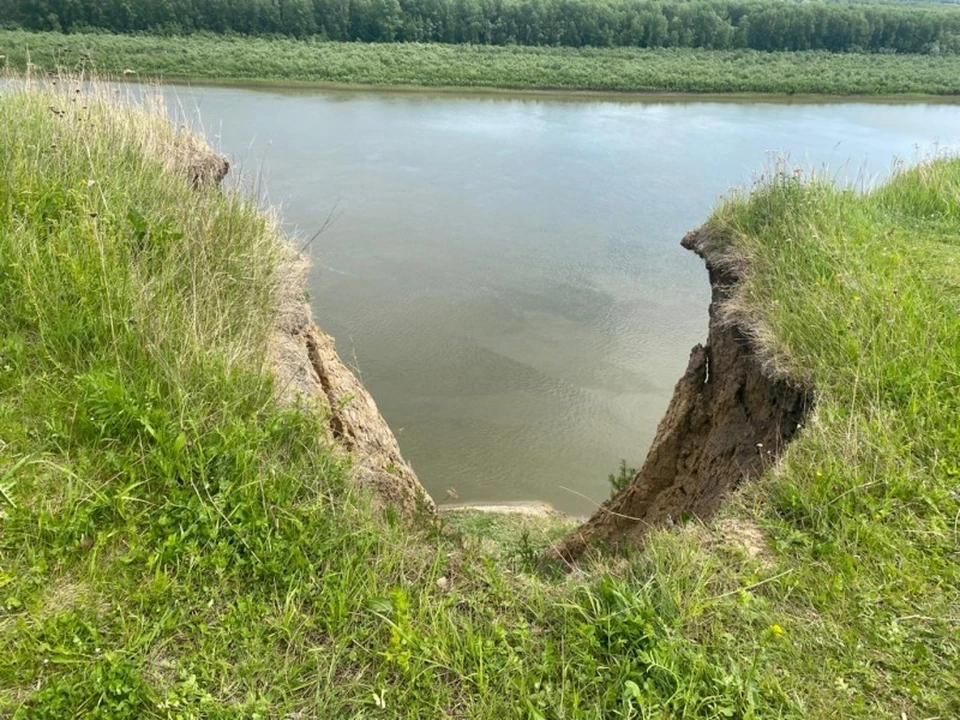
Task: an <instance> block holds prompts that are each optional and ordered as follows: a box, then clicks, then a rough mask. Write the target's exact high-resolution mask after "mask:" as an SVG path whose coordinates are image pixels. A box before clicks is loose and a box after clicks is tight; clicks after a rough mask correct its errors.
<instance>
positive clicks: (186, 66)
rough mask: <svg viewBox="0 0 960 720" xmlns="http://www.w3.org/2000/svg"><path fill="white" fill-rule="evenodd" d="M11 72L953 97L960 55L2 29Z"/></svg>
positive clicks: (1, 45) (452, 87)
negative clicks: (364, 41)
mask: <svg viewBox="0 0 960 720" xmlns="http://www.w3.org/2000/svg"><path fill="white" fill-rule="evenodd" d="M0 56H2V57H3V60H2V62H3V63H4V64H5V66H6V67H7V69H8V71H13V72H15V73H23V72H27V71H29V72H31V73H34V74H35V73H59V72H68V73H69V72H88V73H94V74H96V75H98V76H101V77H111V76H112V77H118V78H127V79H130V78H139V79H145V80H157V79H160V80H164V81H194V82H205V81H207V82H220V83H223V82H226V83H237V84H250V85H268V84H271V83H276V84H280V85H290V86H294V87H320V88H323V87H326V88H369V87H382V88H394V89H415V88H428V89H435V90H443V91H457V90H461V91H467V92H478V91H535V92H543V93H581V94H592V93H622V94H638V95H639V94H659V93H667V94H675V95H708V96H709V95H718V96H738V95H742V96H767V97H792V96H811V97H812V96H821V97H830V96H833V97H850V96H859V97H877V98H891V99H892V98H897V97H924V96H927V97H940V98H945V99H947V98H950V99H952V98H954V97H960V55H957V54H946V53H943V54H926V55H921V54H912V55H901V54H885V53H875V54H867V53H831V52H825V51H803V52H764V51H759V50H707V49H697V48H657V49H642V48H622V47H611V48H571V47H531V46H492V45H469V44H458V45H451V44H440V43H360V42H351V43H347V42H330V41H318V40H314V39H307V40H298V39H291V38H263V37H247V36H239V35H233V36H218V35H211V34H193V35H188V36H173V37H167V36H160V35H110V34H103V33H90V34H84V33H74V34H62V33H54V32H28V31H24V30H0Z"/></svg>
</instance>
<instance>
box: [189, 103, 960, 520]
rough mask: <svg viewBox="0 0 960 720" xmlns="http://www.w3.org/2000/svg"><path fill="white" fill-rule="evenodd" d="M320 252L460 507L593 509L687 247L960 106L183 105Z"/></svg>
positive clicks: (934, 139)
mask: <svg viewBox="0 0 960 720" xmlns="http://www.w3.org/2000/svg"><path fill="white" fill-rule="evenodd" d="M175 92H176V94H177V96H178V97H179V99H180V101H181V103H182V104H183V105H184V106H185V107H186V108H187V109H189V110H190V111H191V112H193V111H194V109H196V108H199V112H200V114H201V115H202V118H203V122H204V124H205V126H206V128H207V131H208V133H209V134H210V135H211V137H213V138H214V141H215V143H217V144H219V146H220V147H221V148H222V149H223V151H224V152H226V153H228V154H229V155H230V156H231V158H232V160H233V162H234V166H235V167H240V168H242V169H243V170H244V171H245V172H246V173H248V174H249V175H251V176H256V177H258V178H259V186H260V190H261V192H263V193H264V196H265V197H267V198H268V199H269V201H270V202H272V203H275V204H279V205H280V206H281V207H282V213H283V222H284V224H285V226H286V228H287V229H288V230H289V231H291V232H295V233H297V234H298V235H299V237H300V238H301V239H302V241H303V242H306V240H308V239H309V238H310V237H311V236H312V235H313V234H314V233H316V231H318V230H320V229H321V228H323V231H322V232H321V233H320V234H319V235H318V236H317V237H316V239H315V240H314V241H313V243H312V244H311V245H310V249H309V251H310V254H311V256H312V258H313V270H312V273H311V276H310V286H309V289H310V293H311V298H312V300H311V302H312V305H313V309H314V313H315V315H316V317H317V319H318V321H319V322H320V324H321V326H322V327H323V328H324V329H325V330H326V331H327V332H329V333H331V334H332V335H333V336H334V337H335V338H336V340H337V345H338V347H339V350H340V353H341V355H342V356H343V357H344V359H345V360H346V361H347V362H348V364H350V365H352V366H353V367H354V368H355V370H356V371H357V372H358V373H359V374H360V375H361V377H362V379H363V382H364V383H365V384H366V386H367V387H368V388H369V389H370V391H371V392H372V393H373V396H374V398H375V399H376V401H377V403H378V405H379V407H380V409H381V411H382V412H383V414H384V416H385V417H386V419H387V421H388V422H389V423H390V425H391V427H392V428H393V429H394V431H395V432H396V434H397V436H398V438H399V440H400V444H401V447H402V449H403V452H404V454H405V456H406V457H407V458H408V460H410V462H411V463H412V465H413V466H414V468H415V469H416V471H417V472H418V474H419V476H420V479H421V481H422V482H423V484H424V485H425V486H426V488H427V490H428V491H429V492H430V493H431V494H432V495H433V496H434V497H435V498H436V499H437V500H438V501H440V502H444V501H447V500H451V499H453V498H454V497H456V499H457V500H458V501H460V502H477V501H497V502H508V501H523V500H539V501H546V502H550V503H552V504H553V505H554V506H556V507H558V508H560V509H562V510H565V511H568V512H573V513H579V514H584V513H588V512H589V511H590V510H591V509H592V507H593V506H594V503H598V502H601V501H602V500H603V499H605V498H606V497H607V496H608V494H609V488H608V484H607V480H606V476H607V474H608V473H609V472H611V471H613V470H614V468H615V466H616V465H617V464H618V462H619V460H620V459H621V458H625V459H627V460H628V461H629V462H630V463H631V464H633V465H637V464H639V463H640V462H641V461H642V459H643V456H644V454H645V452H646V449H647V447H648V445H649V443H650V441H651V440H652V438H653V434H654V432H655V430H656V425H657V422H658V420H659V419H660V417H661V415H662V413H663V411H664V409H665V408H666V405H667V402H668V401H669V398H670V393H671V391H672V388H673V384H674V382H675V381H676V380H677V378H678V377H679V376H680V374H681V373H682V371H683V369H684V367H685V365H686V360H687V356H688V353H689V350H690V348H691V346H692V345H694V344H695V343H697V342H699V341H701V340H703V339H704V337H705V334H706V321H707V314H706V313H707V304H708V301H709V288H708V285H707V276H706V272H705V271H704V269H703V267H702V264H701V262H700V261H699V260H698V259H697V258H696V257H694V256H693V255H692V254H690V253H688V252H686V251H684V250H682V249H681V248H680V245H679V241H680V239H681V237H682V236H683V235H684V233H685V232H687V231H688V230H692V229H694V228H696V227H697V226H698V225H699V224H700V223H701V222H702V221H703V220H705V219H706V218H707V216H708V215H709V213H710V210H711V208H712V207H713V205H714V204H715V203H716V201H717V199H718V198H719V197H720V196H721V195H722V194H724V193H726V192H728V191H729V190H730V189H731V188H732V187H733V186H735V185H740V184H743V183H748V182H750V181H751V179H752V178H755V177H756V176H757V174H759V173H760V172H762V171H763V170H764V168H769V167H770V166H771V164H772V163H773V162H774V160H775V158H776V157H777V156H781V157H783V156H786V157H788V158H789V161H790V162H791V163H793V164H797V165H801V166H803V167H805V168H817V169H821V170H825V171H827V172H830V173H831V174H833V175H835V176H837V177H838V178H840V179H842V180H844V181H849V182H856V183H859V184H863V185H870V184H871V183H874V182H876V181H877V179H879V178H882V177H883V176H884V175H886V174H888V173H889V172H890V170H891V169H892V167H893V163H894V159H895V158H896V157H899V158H901V159H904V160H907V161H912V160H914V159H916V158H917V157H918V153H919V154H923V153H928V152H930V151H931V150H932V149H933V148H934V143H938V142H939V143H940V145H941V146H949V145H952V144H955V143H957V141H958V139H960V107H958V106H956V105H949V104H866V103H860V102H833V103H827V104H823V103H821V104H817V103H812V102H803V101H797V102H791V103H770V102H756V101H752V102H719V101H677V100H669V99H657V98H650V99H646V100H639V101H638V100H635V99H570V98H553V97H542V96H536V97H511V96H501V95H497V96H477V95H474V96H458V95H450V94H438V93H432V94H431V93H408V92H404V93H379V92H326V91H324V92H321V91H290V90H273V89H236V88H191V89H187V88H178V89H176V90H175Z"/></svg>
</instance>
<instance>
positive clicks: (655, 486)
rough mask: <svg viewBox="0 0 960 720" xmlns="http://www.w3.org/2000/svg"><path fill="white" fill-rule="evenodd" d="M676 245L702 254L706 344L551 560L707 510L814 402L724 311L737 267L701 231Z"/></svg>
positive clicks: (764, 458) (636, 538) (627, 539)
mask: <svg viewBox="0 0 960 720" xmlns="http://www.w3.org/2000/svg"><path fill="white" fill-rule="evenodd" d="M683 246H684V247H686V248H687V249H689V250H692V251H694V252H696V253H697V254H698V255H700V256H701V257H702V258H703V259H704V260H705V262H706V264H707V270H708V271H709V274H710V285H711V287H712V291H713V297H712V301H711V303H710V325H709V333H708V337H707V343H706V345H697V346H696V347H694V348H693V350H692V351H691V353H690V360H689V363H688V365H687V369H686V372H685V373H684V374H683V377H682V378H680V381H679V382H678V383H677V385H676V387H675V389H674V393H673V398H672V399H671V401H670V405H669V407H668V408H667V412H666V415H665V416H664V418H663V419H662V420H661V421H660V425H659V427H658V428H657V433H656V436H655V438H654V440H653V444H652V445H651V447H650V450H649V452H648V454H647V458H646V461H645V462H644V465H643V467H642V468H641V469H640V470H639V472H638V473H637V475H636V476H635V477H634V479H633V481H632V482H631V483H630V485H628V486H627V487H626V488H625V489H624V490H622V491H621V492H620V493H618V494H617V495H615V496H614V497H613V498H612V499H610V500H609V501H607V502H606V503H604V505H603V506H602V507H600V508H599V509H598V510H597V512H596V513H594V515H593V516H592V517H591V518H590V519H589V520H588V521H587V522H586V523H584V524H583V525H582V526H580V527H579V528H577V529H576V530H575V531H574V532H572V533H571V534H570V535H568V536H567V537H566V538H564V540H563V541H562V542H561V543H559V544H558V545H557V546H555V547H554V548H552V549H551V551H550V552H549V554H548V555H549V558H550V559H562V560H564V561H566V562H572V561H574V560H576V559H577V558H579V557H580V556H582V555H583V553H584V552H585V551H586V550H587V549H588V548H589V547H591V546H594V545H598V546H607V547H616V546H619V545H623V544H625V543H631V544H634V545H638V544H642V542H643V539H644V536H645V535H646V534H647V533H648V532H649V531H650V530H651V529H652V528H657V527H661V526H664V525H667V524H670V523H672V522H676V521H678V520H681V519H683V518H685V517H689V516H695V517H698V518H702V519H705V518H708V517H710V515H712V514H713V513H714V512H715V511H716V510H717V508H718V507H719V505H720V503H721V502H722V501H723V498H724V497H725V496H726V495H727V494H728V493H729V492H730V491H731V490H733V489H734V488H736V487H737V486H738V485H739V484H740V483H741V482H742V481H743V480H744V479H747V478H752V477H756V476H758V475H760V474H761V473H762V472H763V471H764V470H765V469H766V468H767V467H768V466H769V465H770V464H771V463H774V462H776V460H777V459H778V458H779V457H780V455H781V453H782V452H783V450H784V448H785V446H786V444H787V443H788V442H789V441H790V439H791V438H792V437H793V436H794V434H795V433H796V432H797V430H798V429H799V428H800V426H801V424H802V422H803V419H804V418H805V416H806V413H807V411H808V409H809V408H810V406H811V405H812V393H811V391H810V389H809V388H806V387H803V386H801V385H798V384H796V383H793V382H791V381H790V380H789V379H783V378H775V377H771V375H770V373H769V371H768V370H766V369H765V368H764V365H763V362H762V361H761V358H760V357H758V354H757V353H756V352H755V350H754V348H753V347H752V346H751V343H750V340H749V338H748V336H747V335H746V334H745V332H744V329H743V328H742V327H740V326H738V324H737V322H736V321H733V322H731V321H730V320H729V319H728V318H726V317H724V315H723V313H722V308H723V304H724V302H725V301H727V300H728V299H729V298H731V297H732V293H733V290H734V288H735V287H736V284H737V282H738V273H737V271H736V269H735V268H734V267H733V266H731V265H730V264H729V263H728V262H725V261H724V260H723V259H722V258H721V257H720V255H719V253H717V252H715V251H714V250H712V249H711V246H710V244H709V243H708V238H707V237H706V235H705V234H704V233H703V232H702V231H698V232H694V233H691V234H689V235H688V236H687V237H685V238H684V240H683Z"/></svg>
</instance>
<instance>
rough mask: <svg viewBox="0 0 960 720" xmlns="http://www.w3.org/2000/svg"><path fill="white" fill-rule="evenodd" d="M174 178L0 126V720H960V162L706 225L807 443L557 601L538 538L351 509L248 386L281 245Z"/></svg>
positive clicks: (43, 103) (10, 99)
mask: <svg viewBox="0 0 960 720" xmlns="http://www.w3.org/2000/svg"><path fill="white" fill-rule="evenodd" d="M78 89H80V92H79V93H78V92H77V90H78ZM195 151H197V145H196V142H195V141H191V140H188V139H185V138H184V137H183V136H179V135H177V134H176V133H175V132H174V131H173V130H171V129H170V127H169V125H168V124H167V122H166V120H165V118H164V117H163V115H162V113H161V114H158V112H156V111H152V110H150V108H135V107H131V106H129V105H127V106H126V107H118V106H116V105H115V104H113V102H112V101H111V100H110V99H109V98H105V97H103V96H102V95H98V94H96V92H95V93H94V94H93V95H91V94H89V93H88V92H86V91H85V90H84V89H82V88H77V87H75V86H73V85H70V84H66V85H64V84H62V83H61V84H60V86H59V87H57V88H56V89H50V88H47V89H38V88H32V89H30V88H28V89H22V88H21V89H15V90H12V91H11V90H7V91H4V93H3V94H2V95H0V158H2V172H3V174H4V175H3V182H2V183H0V203H2V206H3V208H4V209H3V212H2V213H0V306H2V308H3V312H2V313H0V715H3V716H13V717H30V718H34V717H39V718H69V717H105V718H150V717H170V718H208V717H209V718H224V717H237V718H240V717H243V718H247V717H257V716H259V717H278V718H280V717H318V718H328V717H371V716H383V717H403V718H423V717H478V718H504V717H529V718H608V717H620V718H654V717H655V718H661V717H676V718H728V717H738V718H776V717H790V718H800V717H806V718H809V717H845V718H847V717H850V718H874V717H878V716H884V717H889V716H894V717H898V716H900V715H901V713H903V714H905V715H906V716H907V717H911V718H914V717H951V716H956V715H957V714H958V713H960V706H958V704H957V702H958V701H957V698H958V697H960V691H958V690H960V688H958V685H957V678H958V677H960V652H958V647H960V642H958V641H960V637H958V632H960V626H958V623H957V620H958V618H957V610H958V607H960V600H958V588H960V578H958V560H960V558H958V526H957V517H958V516H960V496H958V480H960V477H958V468H960V461H958V458H960V448H958V442H960V432H958V430H960V428H958V417H960V413H958V409H960V408H958V382H957V379H958V377H960V375H958V373H960V354H958V353H957V352H956V349H957V347H960V321H958V313H960V307H958V297H960V293H958V289H960V288H958V284H960V277H958V263H960V249H958V247H957V240H956V238H957V237H960V214H958V212H957V209H956V208H957V204H956V197H957V193H958V191H960V162H958V161H952V160H940V161H937V162H933V163H930V164H927V165H925V166H923V167H921V168H918V169H914V170H904V171H902V172H901V173H899V174H898V175H897V177H895V178H894V179H893V180H892V181H891V182H890V183H889V184H888V185H886V186H885V187H883V188H881V189H880V190H877V191H876V192H873V193H871V194H868V195H865V196H864V195H858V194H856V193H853V192H851V191H847V190H844V189H837V188H834V187H832V186H830V185H827V184H824V183H821V182H807V181H805V180H803V179H802V178H796V177H794V176H792V175H787V176H784V175H777V176H775V177H774V179H773V180H772V181H768V182H766V183H764V184H762V185H761V186H759V187H758V188H756V190H755V192H754V193H753V194H752V195H750V196H749V197H747V196H744V197H741V198H738V199H733V200H731V201H729V202H728V203H726V204H724V205H722V206H721V207H720V208H719V209H718V211H717V214H716V215H715V217H714V219H713V220H712V221H711V228H710V231H711V232H712V233H713V234H714V237H715V238H716V241H717V242H718V243H722V244H723V245H724V246H725V247H726V248H727V251H729V252H731V253H733V254H735V255H736V257H737V259H738V260H740V261H745V262H746V263H747V267H748V270H749V273H748V278H747V282H746V284H745V286H744V288H743V290H742V294H741V297H740V299H739V303H740V304H739V307H738V308H734V310H736V311H737V312H739V313H741V316H742V317H744V318H746V319H748V320H749V322H750V323H751V324H752V326H753V327H754V328H756V332H757V334H758V338H760V339H761V340H762V341H763V343H764V346H765V347H766V348H767V350H768V351H769V357H770V358H771V362H773V363H775V364H776V367H778V368H780V369H783V370H787V371H790V372H803V373H806V374H807V375H808V376H809V377H810V379H812V380H813V381H814V382H815V384H816V386H817V388H818V392H819V404H818V407H819V411H818V415H817V417H815V418H813V419H812V422H811V423H810V426H809V427H808V428H806V429H805V430H804V432H803V433H801V435H800V436H799V439H798V440H797V441H795V443H794V444H793V445H792V446H791V448H790V450H789V451H788V453H787V456H786V460H785V462H784V463H783V464H782V465H781V466H778V467H777V468H775V469H774V470H773V471H772V472H771V473H769V474H768V475H767V476H766V477H765V478H764V479H762V480H761V481H759V482H757V483H755V484H752V485H750V486H749V487H748V488H747V489H746V491H745V492H743V493H741V494H740V495H738V496H737V497H736V498H735V499H734V500H733V501H731V503H730V504H729V505H728V506H727V507H726V509H725V511H724V516H723V517H722V518H721V519H720V520H719V521H718V522H717V523H715V524H712V525H710V526H702V525H698V524H696V523H691V524H689V525H688V526H686V527H684V528H682V529H679V530H675V531H664V532H661V533H658V534H656V535H655V536H654V537H652V538H651V540H650V541H649V544H648V546H647V548H646V550H645V552H644V554H643V555H639V556H634V557H625V558H609V559H606V560H604V561H598V562H597V563H595V564H592V565H585V566H584V567H582V568H579V569H576V570H575V571H574V572H572V573H571V574H570V575H567V576H564V577H559V578H554V577H542V576H539V575H536V574H534V573H533V572H532V571H531V569H530V564H531V563H530V560H531V558H534V557H535V556H536V555H537V550H538V548H537V543H540V544H542V543H543V542H546V541H547V540H548V539H549V537H546V536H545V537H540V536H536V535H531V534H530V533H529V532H524V533H523V534H522V535H521V536H520V539H519V540H510V541H509V542H511V543H515V545H514V546H512V547H508V548H506V549H505V550H504V551H503V552H500V553H495V554H490V553H489V552H488V549H487V543H485V542H480V543H478V542H475V541H474V539H473V537H472V536H471V535H469V534H468V535H466V536H463V537H457V536H455V535H454V536H452V537H451V535H450V533H449V532H447V531H445V532H442V533H441V532H437V531H438V530H439V529H440V528H439V527H434V526H432V525H427V526H425V527H423V528H420V529H416V530H411V529H409V528H405V527H399V526H393V525H391V524H390V523H389V522H387V521H386V520H382V519H378V518H377V517H375V516H373V515H371V514H370V513H369V512H368V511H367V509H366V504H365V502H364V499H363V498H362V497H354V496H352V495H351V494H350V493H348V492H347V491H346V489H345V488H346V484H345V482H344V479H345V477H346V473H347V472H348V471H349V469H348V468H347V467H346V466H345V463H344V461H342V460H340V459H338V456H337V454H336V453H335V452H334V451H333V448H332V447H331V446H330V445H329V444H328V442H327V440H326V439H325V437H326V435H325V430H324V422H323V418H321V417H318V416H314V415H311V414H309V413H307V412H304V411H302V410H290V409H285V408H283V407H281V406H278V405H277V403H276V402H275V400H274V395H275V393H274V392H273V388H272V387H271V382H272V381H271V378H270V374H269V372H268V371H267V370H266V369H265V368H264V348H265V346H266V339H267V337H268V335H269V333H270V331H271V329H272V324H273V321H274V314H275V312H276V310H277V306H278V303H280V302H281V300H280V297H281V296H282V293H280V292H279V291H278V283H280V282H281V281H282V279H283V272H284V271H283V249H282V246H281V245H280V244H279V243H278V238H277V237H276V235H275V233H274V230H273V227H272V225H271V224H270V223H269V222H268V221H267V220H265V219H264V218H263V217H262V216H261V215H260V214H259V213H258V212H257V211H256V209H255V208H254V207H253V206H252V205H251V204H249V203H248V202H246V201H244V200H243V199H242V198H241V197H239V196H237V195H235V194H231V193H229V192H228V193H221V192H219V191H217V190H215V189H213V188H209V187H201V188H199V189H196V188H194V187H192V185H191V183H190V181H189V180H188V179H186V177H185V176H184V174H183V173H182V167H183V163H184V161H183V158H184V157H185V156H186V155H188V154H190V153H193V152H195ZM178 158H180V159H178ZM704 281H705V282H706V279H705V280H704ZM481 524H482V523H473V525H474V526H476V527H480V525H481ZM467 525H470V523H467ZM498 532H499V531H498Z"/></svg>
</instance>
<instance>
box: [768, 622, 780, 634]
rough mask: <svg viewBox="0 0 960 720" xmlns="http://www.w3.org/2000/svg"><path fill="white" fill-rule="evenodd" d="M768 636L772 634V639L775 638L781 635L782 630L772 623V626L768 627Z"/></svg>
mask: <svg viewBox="0 0 960 720" xmlns="http://www.w3.org/2000/svg"><path fill="white" fill-rule="evenodd" d="M770 634H772V635H773V636H774V637H777V636H778V635H783V628H782V627H780V626H779V625H778V624H777V623H774V624H773V625H771V626H770Z"/></svg>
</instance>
